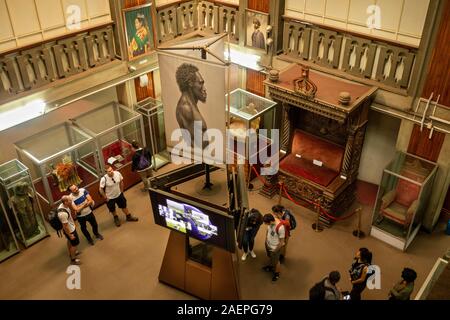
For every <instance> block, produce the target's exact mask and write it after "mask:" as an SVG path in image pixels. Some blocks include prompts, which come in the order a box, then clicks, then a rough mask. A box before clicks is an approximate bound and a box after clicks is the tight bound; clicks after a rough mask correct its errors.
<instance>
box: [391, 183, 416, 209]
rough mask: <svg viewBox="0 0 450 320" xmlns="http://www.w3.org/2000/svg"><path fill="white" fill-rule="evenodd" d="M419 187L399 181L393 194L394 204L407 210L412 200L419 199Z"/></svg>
mask: <svg viewBox="0 0 450 320" xmlns="http://www.w3.org/2000/svg"><path fill="white" fill-rule="evenodd" d="M419 192H420V186H418V185H417V184H414V183H411V182H409V181H407V180H403V179H399V181H398V183H397V189H396V192H395V194H396V195H395V202H397V203H399V204H401V205H402V206H404V207H406V208H409V206H410V205H411V204H412V203H413V201H414V200H417V198H419Z"/></svg>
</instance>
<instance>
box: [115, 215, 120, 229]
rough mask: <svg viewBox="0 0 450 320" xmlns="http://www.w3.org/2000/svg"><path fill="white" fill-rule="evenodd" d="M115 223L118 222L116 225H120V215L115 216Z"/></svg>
mask: <svg viewBox="0 0 450 320" xmlns="http://www.w3.org/2000/svg"><path fill="white" fill-rule="evenodd" d="M114 223H115V224H116V227H120V219H119V217H118V216H114Z"/></svg>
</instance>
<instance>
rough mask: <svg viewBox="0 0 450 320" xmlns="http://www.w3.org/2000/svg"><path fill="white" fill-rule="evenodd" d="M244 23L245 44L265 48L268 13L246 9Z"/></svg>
mask: <svg viewBox="0 0 450 320" xmlns="http://www.w3.org/2000/svg"><path fill="white" fill-rule="evenodd" d="M245 25H246V32H245V34H246V40H245V45H246V46H247V47H252V48H255V49H260V50H266V40H267V39H266V37H267V34H266V30H267V26H268V25H269V15H268V14H267V13H264V12H259V11H254V10H250V9H246V12H245Z"/></svg>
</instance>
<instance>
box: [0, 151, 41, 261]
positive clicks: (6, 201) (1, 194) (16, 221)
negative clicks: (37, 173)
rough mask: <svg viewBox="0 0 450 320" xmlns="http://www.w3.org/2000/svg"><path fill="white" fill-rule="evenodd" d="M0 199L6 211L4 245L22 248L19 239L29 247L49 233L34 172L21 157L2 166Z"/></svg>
mask: <svg viewBox="0 0 450 320" xmlns="http://www.w3.org/2000/svg"><path fill="white" fill-rule="evenodd" d="M0 198H1V207H2V211H3V212H4V213H5V215H4V216H1V217H0V222H1V224H2V225H1V230H2V236H1V237H0V238H1V239H0V248H1V247H3V248H5V244H6V247H7V248H9V250H7V251H9V252H10V253H13V252H15V251H18V246H17V242H16V238H17V239H19V240H20V242H21V243H22V244H23V245H24V246H25V247H28V246H30V245H32V244H34V243H36V242H37V241H39V240H41V239H43V238H45V237H46V236H48V231H47V227H46V225H45V222H44V217H43V215H42V210H41V207H40V205H39V202H38V198H37V195H36V191H35V189H34V186H33V182H32V179H31V175H30V173H29V171H28V168H27V167H25V165H23V164H22V163H21V162H20V161H18V160H17V159H14V160H11V161H9V162H6V163H4V164H2V165H0ZM7 225H8V226H7ZM8 230H9V232H8ZM4 231H6V232H5V233H4ZM11 231H12V234H11ZM0 251H1V250H0ZM0 260H1V255H0Z"/></svg>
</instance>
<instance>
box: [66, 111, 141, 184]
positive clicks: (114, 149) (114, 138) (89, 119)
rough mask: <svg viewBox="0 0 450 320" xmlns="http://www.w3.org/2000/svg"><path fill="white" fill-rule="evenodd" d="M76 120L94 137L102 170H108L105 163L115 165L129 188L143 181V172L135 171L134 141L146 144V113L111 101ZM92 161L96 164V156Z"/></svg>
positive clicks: (79, 126)
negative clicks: (133, 167)
mask: <svg viewBox="0 0 450 320" xmlns="http://www.w3.org/2000/svg"><path fill="white" fill-rule="evenodd" d="M72 123H73V124H74V125H75V126H77V128H79V129H80V130H82V131H83V132H84V134H86V135H88V136H90V137H92V138H93V139H94V142H95V145H96V148H97V150H99V152H98V156H99V161H100V168H101V171H102V172H105V164H107V163H109V164H112V165H113V166H114V167H115V168H116V169H117V170H119V171H120V172H121V173H122V175H123V177H124V184H125V189H127V188H129V187H130V186H132V185H134V184H136V183H138V182H139V181H140V177H139V175H138V174H137V173H135V172H132V171H131V160H132V157H133V151H132V147H131V143H132V141H133V140H136V141H137V142H139V143H140V144H141V145H142V146H145V145H146V140H145V135H144V130H143V128H144V123H143V119H142V115H140V114H139V113H137V112H135V111H133V110H132V109H130V108H127V107H125V106H122V105H120V104H119V103H117V102H110V103H108V104H106V105H103V106H101V107H99V108H97V109H94V110H92V111H89V112H87V113H84V114H82V115H80V116H78V117H76V118H75V119H72ZM90 161H91V163H92V164H93V163H94V160H93V159H90ZM102 175H103V174H102Z"/></svg>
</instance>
